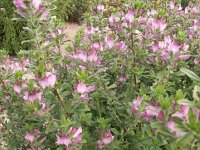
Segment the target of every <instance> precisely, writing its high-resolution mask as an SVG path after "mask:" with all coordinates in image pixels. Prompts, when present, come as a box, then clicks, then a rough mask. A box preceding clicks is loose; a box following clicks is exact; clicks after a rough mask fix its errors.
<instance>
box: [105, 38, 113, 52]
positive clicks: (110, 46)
mask: <svg viewBox="0 0 200 150" xmlns="http://www.w3.org/2000/svg"><path fill="white" fill-rule="evenodd" d="M105 42H106V46H107V48H108V49H109V50H110V49H112V47H113V46H114V42H115V41H114V40H113V39H112V38H111V37H110V36H108V35H106V37H105Z"/></svg>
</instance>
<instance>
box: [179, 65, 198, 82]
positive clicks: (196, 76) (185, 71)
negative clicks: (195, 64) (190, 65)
mask: <svg viewBox="0 0 200 150" xmlns="http://www.w3.org/2000/svg"><path fill="white" fill-rule="evenodd" d="M180 70H181V71H182V72H183V73H185V74H186V75H187V76H188V77H190V78H191V79H192V80H195V81H198V82H200V78H199V76H198V75H197V74H195V73H194V72H193V71H191V70H189V69H186V68H181V69H180Z"/></svg>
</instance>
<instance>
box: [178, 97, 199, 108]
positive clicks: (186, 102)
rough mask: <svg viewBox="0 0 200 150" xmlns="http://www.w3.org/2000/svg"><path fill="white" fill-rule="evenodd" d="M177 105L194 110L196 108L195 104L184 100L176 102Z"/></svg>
mask: <svg viewBox="0 0 200 150" xmlns="http://www.w3.org/2000/svg"><path fill="white" fill-rule="evenodd" d="M178 104H180V105H187V106H190V107H192V108H195V107H196V104H195V103H194V102H192V101H189V100H186V99H181V100H179V101H178Z"/></svg>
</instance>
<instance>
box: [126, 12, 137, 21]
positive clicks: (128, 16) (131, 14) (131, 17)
mask: <svg viewBox="0 0 200 150" xmlns="http://www.w3.org/2000/svg"><path fill="white" fill-rule="evenodd" d="M124 19H125V21H126V22H127V23H132V22H133V20H134V19H135V13H134V12H133V11H132V10H129V11H128V12H127V14H126V15H125V17H124Z"/></svg>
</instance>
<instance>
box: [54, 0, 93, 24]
mask: <svg viewBox="0 0 200 150" xmlns="http://www.w3.org/2000/svg"><path fill="white" fill-rule="evenodd" d="M92 1H93V0H57V1H56V2H55V5H56V7H57V8H56V10H55V11H54V15H56V16H57V17H58V18H60V19H61V20H63V21H70V22H80V21H81V20H82V19H83V14H84V13H85V12H86V11H87V10H89V8H90V6H91V4H92V3H91V2H92Z"/></svg>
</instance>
